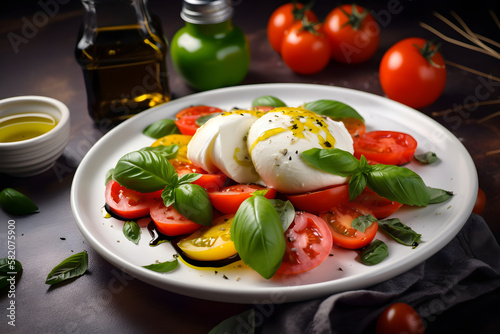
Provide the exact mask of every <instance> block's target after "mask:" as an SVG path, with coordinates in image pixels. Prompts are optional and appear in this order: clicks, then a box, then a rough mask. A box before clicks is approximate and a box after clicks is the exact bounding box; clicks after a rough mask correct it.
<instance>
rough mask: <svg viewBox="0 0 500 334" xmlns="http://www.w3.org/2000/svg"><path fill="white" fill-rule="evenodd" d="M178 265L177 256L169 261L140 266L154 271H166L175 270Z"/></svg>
mask: <svg viewBox="0 0 500 334" xmlns="http://www.w3.org/2000/svg"><path fill="white" fill-rule="evenodd" d="M178 266H179V260H178V259H177V258H174V259H173V260H171V261H165V262H160V263H153V264H149V265H147V266H142V267H143V268H146V269H149V270H152V271H156V272H157V273H168V272H170V271H173V270H175V269H176V268H177V267H178Z"/></svg>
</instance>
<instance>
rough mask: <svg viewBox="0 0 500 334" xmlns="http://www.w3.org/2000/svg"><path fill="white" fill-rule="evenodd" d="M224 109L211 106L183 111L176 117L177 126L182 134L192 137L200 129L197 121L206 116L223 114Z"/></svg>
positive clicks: (195, 107) (194, 107) (189, 108)
mask: <svg viewBox="0 0 500 334" xmlns="http://www.w3.org/2000/svg"><path fill="white" fill-rule="evenodd" d="M221 112H223V110H222V109H219V108H216V107H210V106H193V107H188V108H185V109H182V110H181V111H179V112H178V113H177V115H175V124H176V125H177V127H178V128H179V130H180V131H181V133H182V134H184V135H189V136H192V135H194V134H195V133H196V130H197V129H198V128H199V127H200V126H199V125H198V124H196V120H197V119H198V118H200V117H201V116H206V115H209V114H213V113H221Z"/></svg>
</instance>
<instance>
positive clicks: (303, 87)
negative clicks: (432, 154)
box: [71, 84, 477, 303]
mask: <svg viewBox="0 0 500 334" xmlns="http://www.w3.org/2000/svg"><path fill="white" fill-rule="evenodd" d="M249 91H252V92H254V93H255V94H256V95H255V96H254V97H257V96H261V95H267V94H272V95H276V96H278V97H280V95H279V94H278V93H275V92H277V91H279V92H281V93H282V94H285V93H286V92H289V93H288V95H287V96H288V97H289V98H291V96H293V95H294V94H298V95H300V94H303V95H302V96H304V99H305V101H304V102H307V101H311V100H312V99H311V98H307V95H308V94H309V95H311V96H315V95H317V97H316V98H329V95H332V96H335V95H337V96H343V94H344V95H345V96H347V97H348V98H347V99H348V100H349V99H350V100H349V101H344V102H345V103H348V104H351V103H352V104H353V105H354V104H356V103H357V102H356V99H360V101H363V102H367V104H368V105H370V104H372V102H373V105H374V108H376V105H377V104H381V105H383V106H384V107H389V109H394V110H395V111H396V112H400V113H401V114H402V115H405V116H407V115H410V116H411V117H412V118H413V119H412V120H413V121H415V120H418V122H423V125H425V126H429V127H431V128H432V129H433V130H435V131H436V132H437V134H436V136H438V137H439V136H441V138H442V139H443V140H446V141H447V142H451V143H452V144H453V149H454V150H455V151H454V153H453V155H454V156H457V157H459V158H460V162H461V163H462V164H463V166H462V168H463V169H464V170H465V171H466V172H467V173H468V177H467V178H465V181H464V180H462V181H463V182H462V183H457V185H460V187H461V188H462V190H464V192H463V193H458V194H457V195H455V196H454V198H453V199H452V202H451V203H454V204H455V205H454V207H453V208H452V209H450V211H449V212H446V211H445V210H447V209H446V205H448V204H443V205H439V206H438V207H435V210H437V209H442V210H443V216H442V220H443V222H445V223H446V227H447V228H446V229H444V228H442V229H441V230H438V232H439V233H438V234H437V235H436V236H433V239H432V240H434V241H435V240H438V239H439V243H437V242H428V243H427V244H425V243H424V244H421V245H420V246H419V247H417V248H416V251H414V255H411V256H406V255H405V256H403V257H402V258H401V259H397V260H400V261H397V260H396V263H397V266H395V267H394V266H393V264H394V263H393V262H391V261H390V260H387V261H386V263H384V262H382V263H381V264H379V265H377V266H378V267H377V269H376V270H375V271H369V274H370V275H369V276H367V275H365V274H360V275H355V276H353V277H349V276H347V277H343V278H339V279H335V280H328V281H323V282H316V283H312V284H305V285H298V286H293V285H285V286H283V285H279V284H278V285H276V284H269V285H264V286H260V285H259V286H243V285H238V284H235V285H229V286H228V285H220V284H218V285H193V284H192V282H190V281H184V280H182V279H179V277H177V276H175V275H168V274H167V275H165V274H159V273H155V272H151V271H149V270H147V269H144V268H142V267H141V266H139V265H137V264H134V263H132V262H131V261H130V260H129V259H127V258H125V257H126V256H125V255H124V254H121V253H120V252H114V251H112V250H111V249H109V248H107V247H106V246H104V245H103V242H102V241H103V238H104V236H101V235H96V234H93V233H91V231H90V227H91V226H90V225H89V224H92V222H89V221H86V220H85V219H83V217H82V215H83V213H84V212H85V208H82V206H81V204H80V203H83V202H84V200H83V197H82V196H88V195H89V194H83V192H82V189H78V188H79V186H81V185H82V184H83V183H82V182H87V181H88V179H87V180H86V177H88V176H89V175H88V173H89V172H90V171H91V170H94V172H95V168H97V167H95V166H93V165H92V163H93V161H92V157H93V155H94V154H95V153H96V152H98V151H99V150H104V149H105V147H106V146H107V145H108V144H109V140H111V138H113V136H117V135H118V134H119V133H120V132H123V131H126V130H127V131H130V128H133V127H134V126H143V125H144V124H141V123H143V122H140V120H141V121H144V120H145V119H148V121H149V123H147V124H150V123H152V122H154V121H156V120H159V119H161V118H165V117H167V116H168V115H169V116H170V117H171V116H172V113H173V111H172V110H180V109H182V108H183V107H186V106H189V105H193V104H202V103H203V101H204V100H206V99H209V98H212V99H216V98H217V97H221V96H222V97H223V96H238V94H243V95H245V94H248V92H249ZM292 92H293V93H292ZM318 94H320V95H318ZM280 98H281V97H280ZM284 100H285V102H286V99H284ZM339 100H340V99H339ZM365 100H366V101H365ZM242 103H246V105H249V104H250V103H251V100H248V101H247V100H245V101H242ZM162 110H165V112H163V113H162ZM167 110H170V112H169V113H168V115H166V114H167ZM358 111H360V112H361V113H362V111H361V110H358ZM388 111H390V110H388ZM155 113H156V114H155ZM371 113H372V112H370V113H368V114H369V116H371ZM362 114H363V113H362ZM396 115H397V117H402V116H401V115H399V114H396ZM162 116H163V117H162ZM382 118H383V117H382ZM383 119H384V121H386V119H385V118H383ZM390 119H392V118H387V120H390ZM372 120H375V118H373V117H372ZM132 122H134V125H132ZM369 122H370V119H369V118H368V119H367V124H369ZM147 124H146V125H147ZM416 125H418V124H416ZM412 126H413V124H412ZM429 131H430V130H429ZM109 145H111V144H109ZM109 145H108V146H109ZM125 153H126V152H125ZM100 163H102V161H101V162H100ZM443 163H446V161H444V162H443ZM432 168H434V167H432ZM437 168H439V167H437ZM92 176H94V175H92ZM442 176H443V175H442ZM102 177H104V176H102ZM96 182H97V181H96ZM447 182H452V181H447ZM453 182H454V181H453ZM457 182H458V181H457ZM101 183H102V180H101ZM431 186H433V185H431ZM89 187H90V186H89ZM83 190H84V189H83ZM102 191H104V186H102ZM476 193H477V173H476V170H475V166H474V163H473V161H472V159H471V157H470V155H469V154H468V152H467V151H466V149H465V148H464V146H463V145H462V144H461V143H460V142H459V141H458V139H457V138H456V137H454V136H453V135H452V134H451V133H450V132H449V131H448V130H446V129H445V128H444V127H443V126H441V125H440V124H438V123H437V122H435V121H433V120H432V119H430V118H428V117H427V116H425V115H423V114H421V113H419V112H418V111H415V110H413V109H411V108H408V107H406V106H404V105H401V104H399V103H396V102H394V101H390V100H388V99H385V98H383V97H380V96H377V95H373V94H369V93H364V92H359V91H353V90H350V89H346V88H339V87H333V86H322V85H311V84H260V85H249V86H237V87H231V88H224V89H218V90H214V91H209V92H204V93H198V94H194V95H191V96H188V97H184V98H180V99H177V100H174V101H171V102H169V103H167V104H165V105H162V106H159V107H156V108H154V109H151V110H148V111H146V112H144V113H142V114H140V115H138V116H134V118H133V120H131V121H126V122H124V123H123V124H121V125H120V126H118V127H116V128H115V129H113V130H112V131H111V132H110V133H108V134H107V135H106V136H104V137H103V138H102V139H101V140H99V141H98V142H97V143H96V144H95V145H94V147H92V149H91V150H90V151H89V153H88V154H87V155H86V156H85V157H84V159H83V160H82V162H81V164H80V166H79V168H78V170H77V172H76V174H75V178H74V180H73V186H72V190H71V206H72V210H73V214H74V216H75V219H76V223H77V226H78V227H79V229H80V231H81V232H82V234H83V235H84V237H85V238H86V239H87V240H88V242H89V244H90V246H91V247H92V248H94V249H95V250H96V251H97V252H98V253H99V254H100V255H101V256H103V257H104V258H105V259H107V260H108V261H109V262H111V263H112V264H114V265H115V266H117V267H118V268H120V269H122V270H124V271H126V272H128V273H129V274H131V275H132V276H135V277H137V278H139V279H141V280H143V281H145V282H147V283H150V284H152V285H154V286H157V287H160V288H163V289H167V290H170V291H173V292H177V293H180V294H185V295H188V296H193V297H197V298H203V299H210V300H216V301H224V302H244V303H261V302H267V301H269V300H270V299H269V298H270V296H272V295H273V294H278V295H280V296H283V297H284V299H285V300H286V302H291V301H297V300H304V299H310V298H316V297H319V296H323V295H326V294H331V293H335V292H339V291H345V290H352V289H359V288H364V287H368V286H370V285H373V284H376V283H379V282H381V281H383V280H386V279H389V278H392V277H394V276H396V275H398V274H401V273H403V272H404V271H406V270H409V269H411V268H412V267H414V266H416V265H418V264H419V263H421V262H422V261H424V260H425V259H427V258H428V257H430V256H432V255H433V254H435V253H436V252H437V251H439V250H440V249H441V248H442V247H444V245H445V244H446V243H448V242H449V241H450V240H451V239H452V238H453V237H454V236H455V235H456V233H458V231H459V230H460V229H461V227H462V226H463V224H464V223H465V221H466V219H467V218H468V216H469V215H470V213H471V211H472V207H473V204H474V202H473V199H475V196H476ZM457 203H458V204H459V205H456V204H457ZM450 207H451V205H450ZM87 209H90V208H87ZM82 210H83V211H82ZM90 210H100V207H99V208H92V209H90ZM418 210H424V211H425V215H426V217H427V215H430V213H429V212H428V211H429V210H434V209H429V210H427V208H425V209H418ZM419 212H422V211H419ZM85 213H87V212H85ZM91 214H94V212H93V211H91ZM439 214H441V213H439ZM436 215H437V213H436ZM436 219H437V218H436ZM440 220H441V218H440ZM94 224H97V223H95V222H94ZM99 224H100V223H99ZM92 227H94V226H92ZM432 240H431V241H432ZM398 247H399V246H398V245H395V249H399V248H398ZM320 267H321V266H320ZM318 268H319V267H318ZM366 270H367V271H368V270H369V269H366ZM313 271H317V269H314V270H313ZM179 275H181V274H179ZM200 276H201V275H200Z"/></svg>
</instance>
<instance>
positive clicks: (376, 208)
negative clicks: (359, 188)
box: [354, 187, 402, 219]
mask: <svg viewBox="0 0 500 334" xmlns="http://www.w3.org/2000/svg"><path fill="white" fill-rule="evenodd" d="M354 202H356V203H359V204H362V205H364V206H366V207H367V208H368V209H369V210H370V211H371V212H372V213H373V215H374V216H375V218H377V219H382V218H387V217H389V216H390V215H392V214H393V213H394V212H396V211H397V210H398V209H399V208H400V207H401V206H402V204H401V203H398V202H394V201H391V200H388V199H387V198H385V197H382V196H380V195H378V194H377V193H376V192H374V191H373V190H371V189H370V188H368V187H366V188H365V189H364V190H363V192H362V193H361V194H360V195H359V196H358V197H356V198H355V199H354Z"/></svg>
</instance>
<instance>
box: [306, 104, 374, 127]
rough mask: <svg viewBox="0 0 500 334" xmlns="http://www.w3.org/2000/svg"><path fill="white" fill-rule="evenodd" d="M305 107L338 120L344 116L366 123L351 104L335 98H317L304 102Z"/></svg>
mask: <svg viewBox="0 0 500 334" xmlns="http://www.w3.org/2000/svg"><path fill="white" fill-rule="evenodd" d="M304 108H305V109H307V110H310V111H314V112H315V113H317V114H320V115H324V116H328V117H330V118H332V119H334V120H336V121H338V120H342V119H343V118H357V119H359V120H361V121H362V122H363V123H364V121H365V120H364V118H363V117H362V116H361V115H360V114H359V113H358V112H357V111H356V110H355V109H354V108H352V107H351V106H348V105H347V104H345V103H342V102H339V101H334V100H317V101H313V102H308V103H306V104H304Z"/></svg>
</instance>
